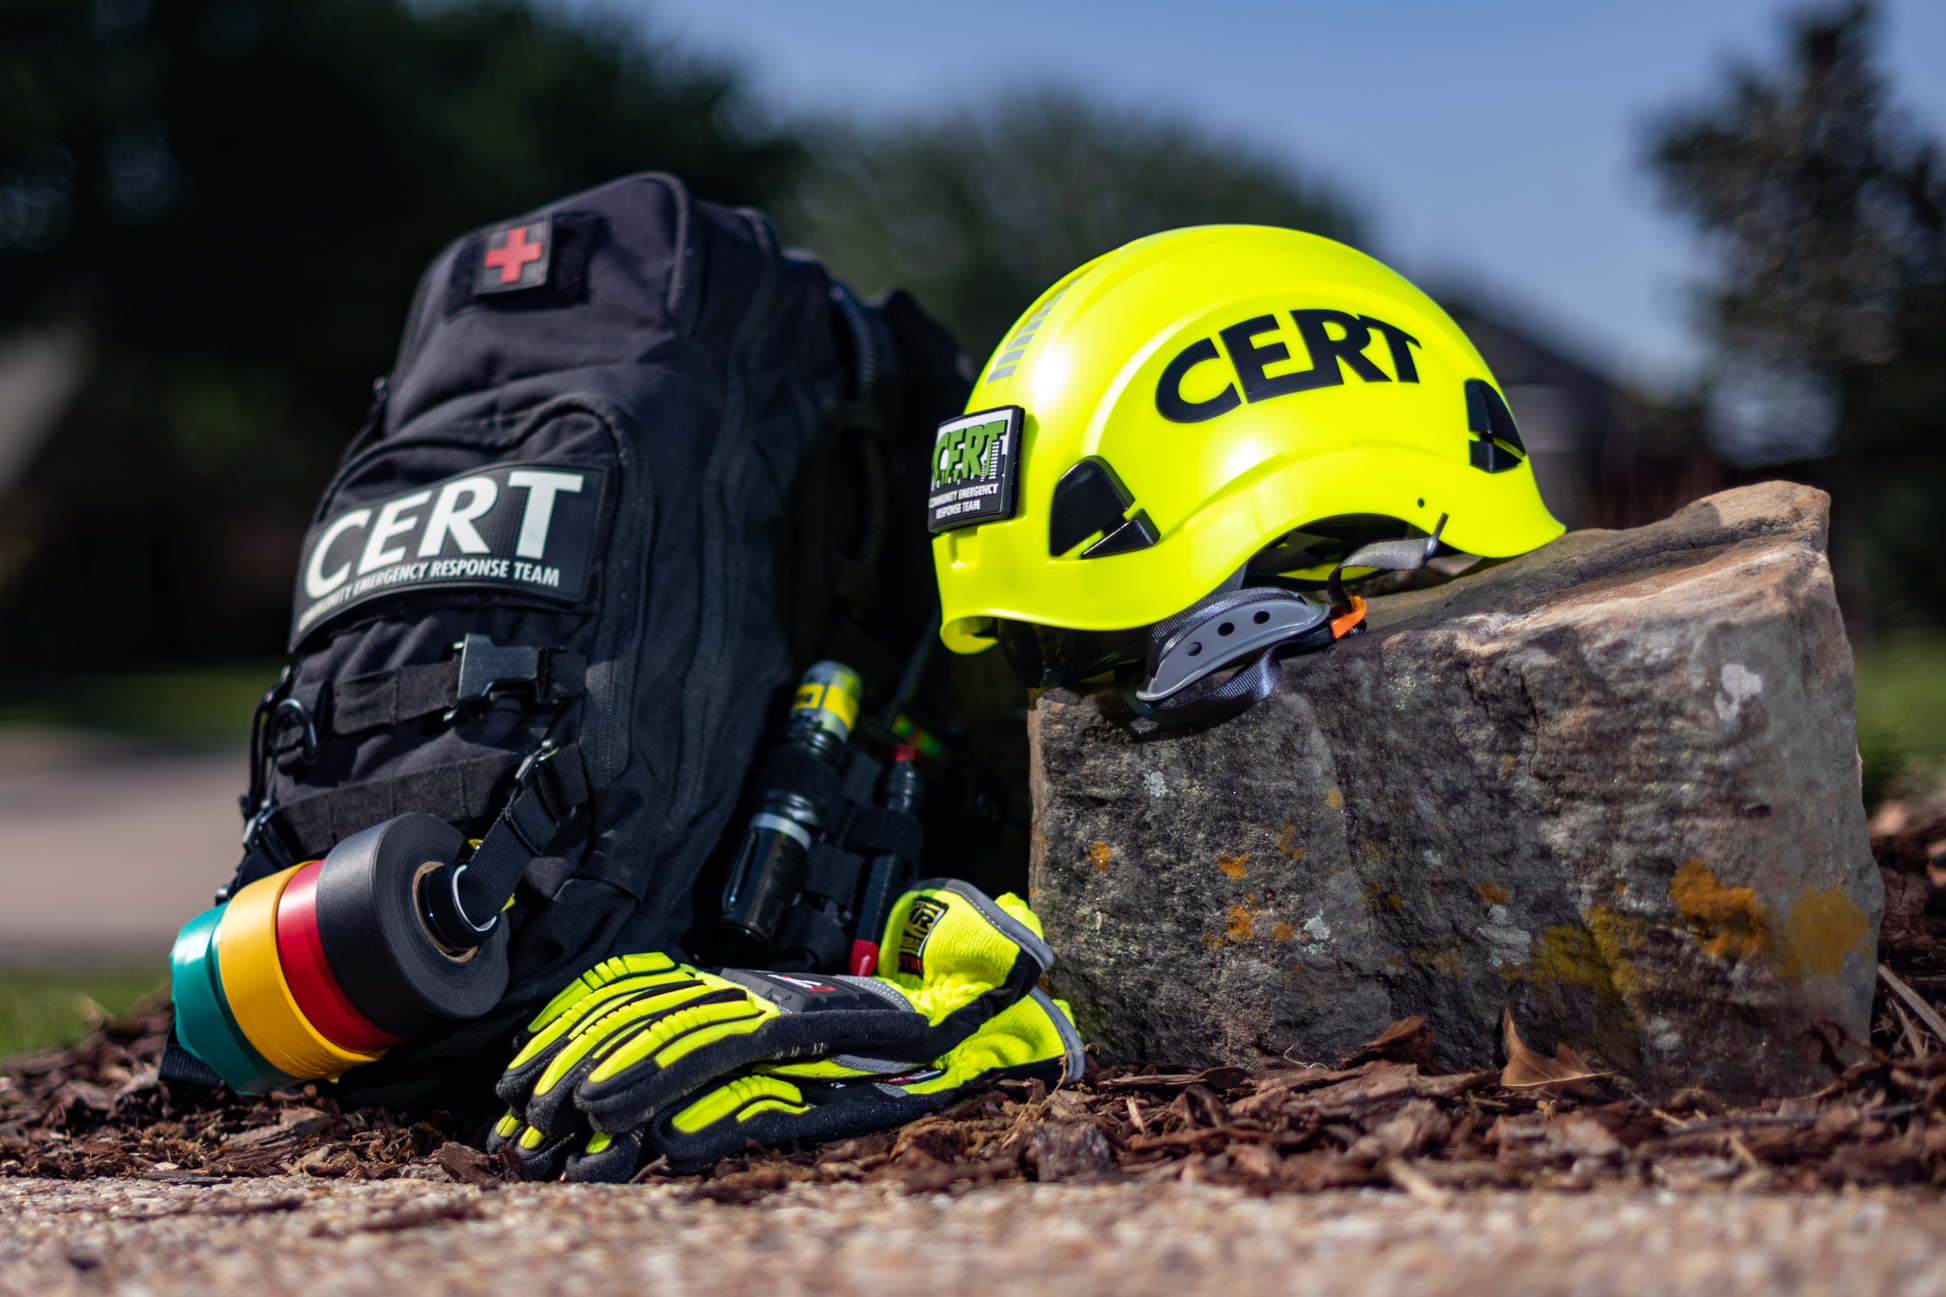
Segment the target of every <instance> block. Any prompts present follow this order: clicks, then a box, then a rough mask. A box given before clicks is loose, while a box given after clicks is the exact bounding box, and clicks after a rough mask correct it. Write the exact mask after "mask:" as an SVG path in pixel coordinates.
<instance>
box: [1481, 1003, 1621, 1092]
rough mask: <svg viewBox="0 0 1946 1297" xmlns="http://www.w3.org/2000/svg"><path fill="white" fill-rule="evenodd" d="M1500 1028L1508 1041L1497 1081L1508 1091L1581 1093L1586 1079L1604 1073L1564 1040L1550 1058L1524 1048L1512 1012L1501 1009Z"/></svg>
mask: <svg viewBox="0 0 1946 1297" xmlns="http://www.w3.org/2000/svg"><path fill="white" fill-rule="evenodd" d="M1500 1030H1501V1034H1502V1036H1503V1038H1504V1039H1505V1040H1506V1044H1507V1066H1506V1067H1504V1068H1502V1069H1501V1072H1500V1084H1501V1085H1502V1086H1503V1087H1504V1088H1506V1089H1509V1090H1532V1091H1535V1092H1536V1093H1538V1094H1543V1095H1546V1096H1548V1097H1549V1098H1552V1099H1560V1098H1565V1097H1566V1096H1568V1095H1570V1094H1580V1093H1581V1092H1582V1091H1583V1090H1585V1089H1587V1086H1588V1082H1590V1081H1593V1080H1595V1079H1596V1078H1598V1077H1602V1076H1606V1075H1608V1073H1606V1072H1598V1071H1596V1070H1595V1069H1594V1068H1592V1067H1589V1066H1588V1065H1587V1064H1586V1063H1584V1062H1582V1061H1581V1056H1580V1055H1579V1054H1577V1053H1575V1052H1574V1051H1573V1050H1572V1049H1570V1048H1568V1046H1567V1043H1566V1042H1565V1041H1564V1042H1562V1043H1561V1044H1559V1045H1556V1046H1555V1048H1554V1057H1553V1058H1542V1057H1541V1056H1540V1055H1539V1054H1536V1053H1535V1052H1534V1051H1533V1050H1531V1049H1529V1048H1527V1045H1526V1042H1524V1041H1523V1040H1521V1038H1520V1032H1519V1030H1518V1029H1517V1028H1515V1026H1514V1011H1513V1010H1512V1009H1502V1010H1501V1011H1500Z"/></svg>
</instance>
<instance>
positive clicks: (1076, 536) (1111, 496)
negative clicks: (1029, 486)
mask: <svg viewBox="0 0 1946 1297" xmlns="http://www.w3.org/2000/svg"><path fill="white" fill-rule="evenodd" d="M1134 503H1135V497H1134V496H1133V495H1131V494H1130V493H1129V490H1128V488H1127V487H1125V486H1123V485H1122V479H1121V478H1119V477H1117V476H1116V475H1115V470H1114V469H1112V468H1110V467H1109V466H1108V461H1107V460H1105V459H1103V458H1102V457H1101V456H1099V455H1090V456H1088V457H1087V458H1086V459H1083V460H1081V461H1080V462H1078V463H1076V464H1075V466H1074V467H1073V468H1070V469H1069V470H1068V471H1067V472H1065V473H1063V474H1062V475H1061V480H1060V481H1059V482H1056V483H1055V484H1054V501H1053V504H1052V506H1051V507H1050V508H1049V510H1048V519H1047V552H1048V553H1049V554H1051V555H1053V556H1054V557H1056V558H1058V557H1060V556H1061V555H1063V554H1066V553H1067V552H1068V551H1070V550H1072V549H1073V548H1074V547H1075V546H1076V545H1079V544H1081V543H1082V542H1084V541H1086V540H1087V539H1088V538H1089V537H1090V536H1093V535H1095V534H1096V533H1101V539H1100V540H1098V541H1096V542H1095V543H1094V544H1093V545H1090V546H1089V547H1088V548H1087V549H1086V550H1085V551H1084V552H1083V553H1082V555H1081V557H1082V558H1103V557H1106V556H1108V555H1110V554H1127V553H1130V552H1132V551H1134V550H1138V549H1147V548H1148V547H1149V546H1151V545H1153V544H1155V543H1156V542H1157V541H1158V540H1160V539H1162V535H1161V533H1160V532H1158V531H1157V530H1156V528H1155V524H1154V523H1152V522H1150V521H1149V515H1148V514H1147V513H1145V512H1143V511H1141V510H1137V511H1136V514H1135V516H1134V517H1133V518H1129V519H1127V520H1126V521H1124V519H1123V515H1125V514H1126V513H1127V512H1128V511H1129V507H1130V506H1131V505H1133V504H1134Z"/></svg>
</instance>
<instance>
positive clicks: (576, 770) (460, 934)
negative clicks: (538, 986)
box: [424, 740, 588, 950]
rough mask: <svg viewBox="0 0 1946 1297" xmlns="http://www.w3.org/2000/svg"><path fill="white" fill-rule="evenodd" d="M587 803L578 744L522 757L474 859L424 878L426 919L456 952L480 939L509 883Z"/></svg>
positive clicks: (496, 920)
mask: <svg viewBox="0 0 1946 1297" xmlns="http://www.w3.org/2000/svg"><path fill="white" fill-rule="evenodd" d="M587 800H588V773H587V769H586V767H585V766H584V765H583V764H582V761H581V745H580V744H578V743H570V744H567V745H566V746H564V747H556V746H555V744H554V742H553V741H552V740H549V741H548V742H546V743H543V744H542V745H541V748H540V750H539V751H538V752H536V753H534V754H533V755H532V756H530V757H528V758H527V759H526V760H525V761H523V762H521V764H520V769H519V771H518V772H517V773H516V774H515V775H514V791H513V796H511V797H509V798H508V799H507V804H506V806H505V808H504V809H502V810H501V812H500V817H499V818H498V819H496V820H495V821H494V822H493V827H492V828H490V829H488V830H487V831H486V836H485V837H483V838H482V839H481V840H480V845H479V847H478V848H477V849H476V850H475V851H474V852H473V855H472V858H471V859H468V860H465V861H462V862H460V863H459V864H456V865H452V866H449V867H447V868H445V869H442V870H439V871H438V872H437V873H435V874H433V875H432V876H431V877H429V878H428V879H427V880H426V891H425V898H424V899H425V905H426V918H427V921H428V922H429V923H430V924H431V926H432V928H433V933H434V935H435V936H437V937H438V938H439V939H440V940H441V941H443V942H445V943H446V944H447V945H448V946H451V947H453V948H454V949H456V950H470V949H472V948H473V947H474V946H477V945H479V944H480V942H481V941H484V940H485V939H486V938H487V936H488V935H489V934H491V933H492V931H493V929H494V926H495V925H496V924H498V923H499V921H500V911H501V909H502V907H503V906H505V904H506V901H507V898H508V897H510V896H512V895H513V891H514V885H515V884H516V883H518V882H519V881H520V876H521V875H522V874H523V873H525V872H526V871H527V866H528V864H529V862H531V861H532V860H533V859H534V858H535V857H537V856H543V855H546V854H547V846H548V844H549V843H550V842H552V841H553V840H554V838H555V836H556V835H557V834H558V833H559V832H560V831H561V829H562V828H563V827H564V826H565V825H566V824H567V822H568V821H569V820H571V819H573V818H574V814H575V811H576V810H577V809H578V808H579V807H581V806H582V805H583V804H585V803H586V802H587Z"/></svg>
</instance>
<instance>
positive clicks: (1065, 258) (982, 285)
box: [779, 87, 1362, 362]
mask: <svg viewBox="0 0 1946 1297" xmlns="http://www.w3.org/2000/svg"><path fill="white" fill-rule="evenodd" d="M999 100H1000V103H999V106H997V107H991V108H981V109H974V108H966V109H961V110H959V111H957V112H953V113H949V114H947V115H944V116H941V117H936V118H933V119H930V120H923V121H918V122H913V123H907V124H898V125H894V126H891V127H888V128H883V129H871V128H866V127H858V126H827V127H825V128H824V129H822V130H821V131H818V132H816V133H814V134H813V136H812V157H813V161H814V165H813V166H812V167H810V168H808V169H807V170H806V172H805V173H804V175H803V177H802V179H801V180H800V182H799V184H798V186H797V188H796V190H795V192H794V194H793V196H792V200H791V201H789V202H787V203H786V204H784V205H783V206H782V207H781V208H780V210H779V223H780V224H781V225H782V226H783V227H784V228H785V230H786V231H787V232H788V233H789V234H790V235H791V236H792V237H793V238H795V239H797V240H799V241H801V242H803V243H805V244H806V245H808V246H809V247H811V248H813V249H815V250H816V251H817V252H818V253H819V255H821V256H822V257H824V258H825V260H826V261H828V262H829V263H830V264H831V266H832V268H833V269H834V270H835V271H836V272H837V273H838V274H839V275H840V276H841V277H843V278H844V279H846V280H847V281H848V282H850V283H851V284H852V285H853V286H854V287H856V288H857V289H859V290H860V291H861V292H866V293H870V292H875V291H877V290H878V289H880V288H884V287H887V286H890V285H894V284H896V285H900V286H902V287H905V288H909V289H911V290H912V291H913V293H914V295H915V296H917V297H918V298H919V300H920V301H921V302H922V303H924V305H925V306H926V308H927V309H928V310H930V311H933V312H934V313H936V314H937V315H939V316H940V318H941V319H943V320H945V321H946V322H947V323H948V324H949V325H951V326H952V327H953V328H954V329H955V330H956V331H957V332H958V333H959V335H960V338H961V340H962V341H963V342H964V343H965V344H966V347H967V350H968V351H969V353H971V355H972V356H973V357H974V359H975V361H976V362H977V361H978V360H980V359H982V358H984V357H985V356H986V355H987V353H988V352H990V351H991V350H992V348H993V346H994V344H995V343H997V342H998V341H999V340H1000V336H1001V334H1002V333H1003V332H1004V331H1005V330H1006V328H1007V326H1008V325H1009V324H1011V323H1013V321H1014V319H1015V318H1016V317H1017V316H1018V315H1019V314H1020V312H1021V311H1023V310H1025V309H1026V307H1027V306H1028V304H1029V303H1030V302H1032V301H1033V299H1034V298H1035V296H1036V295H1038V294H1039V293H1040V291H1041V290H1042V289H1044V288H1046V287H1047V286H1048V285H1049V284H1051V283H1053V282H1054V281H1055V280H1056V279H1058V278H1060V277H1061V276H1062V275H1064V274H1066V273H1067V272H1068V271H1070V270H1072V269H1074V268H1075V267H1076V266H1078V265H1080V264H1081V263H1082V262H1084V261H1087V260H1088V259H1089V258H1091V257H1095V256H1098V255H1100V254H1101V253H1104V252H1107V251H1108V250H1109V249H1111V248H1114V247H1117V246H1119V245H1120V244H1123V243H1126V242H1128V241H1129V240H1130V239H1134V238H1140V237H1141V236H1142V235H1145V234H1153V233H1155V232H1156V231H1158V230H1166V229H1172V228H1175V227H1177V226H1182V225H1199V224H1207V223H1212V222H1249V223H1256V224H1264V225H1285V226H1291V227H1294V228H1297V229H1302V230H1310V231H1312V232H1314V233H1318V234H1325V235H1329V236H1331V237H1333V238H1337V239H1344V240H1346V241H1349V242H1356V241H1357V240H1358V238H1359V237H1360V234H1361V230H1362V221H1361V220H1360V218H1359V216H1358V214H1357V212H1356V211H1355V210H1354V209H1353V207H1352V205H1351V204H1350V203H1349V202H1348V201H1346V200H1345V199H1344V198H1342V197H1340V196H1339V195H1337V194H1336V193H1334V192H1333V191H1332V190H1330V189H1329V188H1327V187H1326V186H1324V185H1321V184H1319V183H1317V182H1315V181H1311V180H1307V179H1305V178H1304V177H1302V176H1301V175H1299V174H1298V173H1297V172H1296V171H1294V170H1293V169H1292V168H1291V167H1290V166H1289V165H1288V164H1286V163H1284V162H1282V161H1280V160H1277V159H1274V158H1271V157H1269V156H1267V155H1266V154H1265V153H1264V152H1263V151H1262V150H1261V149H1260V148H1257V147H1255V146H1252V145H1249V144H1247V143H1244V142H1241V141H1238V140H1235V139H1229V138H1225V137H1222V136H1219V135H1214V134H1212V133H1210V132H1209V131H1207V130H1205V129H1203V128H1200V127H1198V126H1196V125H1193V124H1192V123H1190V122H1188V121H1185V120H1182V119H1179V118H1176V117H1172V116H1167V115H1163V114H1159V113H1153V112H1146V111H1137V110H1127V109H1117V108H1112V107H1107V106H1103V105H1101V104H1098V103H1093V102H1090V101H1088V100H1085V99H1081V98H1079V97H1077V96H1075V95H1073V94H1071V93H1069V92H1066V91H1063V90H1059V89H1053V88H1047V87H1041V88H1024V89H1020V90H1018V91H1016V92H1013V93H1009V94H1006V95H1004V96H1000V97H999Z"/></svg>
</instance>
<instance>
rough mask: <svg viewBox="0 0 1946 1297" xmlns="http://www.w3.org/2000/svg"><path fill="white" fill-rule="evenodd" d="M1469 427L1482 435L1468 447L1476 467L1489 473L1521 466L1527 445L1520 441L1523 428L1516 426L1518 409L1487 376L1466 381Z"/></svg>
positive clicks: (1467, 422)
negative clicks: (1509, 402)
mask: <svg viewBox="0 0 1946 1297" xmlns="http://www.w3.org/2000/svg"><path fill="white" fill-rule="evenodd" d="M1466 426H1467V428H1468V429H1469V430H1470V431H1472V432H1474V433H1476V434H1477V435H1478V437H1479V440H1478V441H1475V442H1474V443H1473V444H1472V445H1471V446H1469V447H1468V448H1467V455H1468V458H1469V460H1470V461H1471V462H1472V465H1473V467H1475V468H1477V469H1480V470H1482V471H1484V472H1488V473H1504V472H1506V471H1507V470H1508V469H1510V468H1518V467H1520V462H1521V456H1523V455H1525V454H1526V453H1527V447H1526V445H1525V444H1524V443H1522V441H1521V440H1520V429H1519V428H1516V427H1515V426H1514V412H1513V411H1512V410H1509V409H1508V408H1507V402H1506V399H1505V398H1504V397H1502V396H1501V395H1500V393H1499V392H1497V391H1495V390H1494V387H1493V384H1491V383H1489V382H1487V381H1485V380H1484V379H1479V378H1469V379H1467V380H1466ZM1509 447H1511V448H1512V449H1509Z"/></svg>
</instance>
